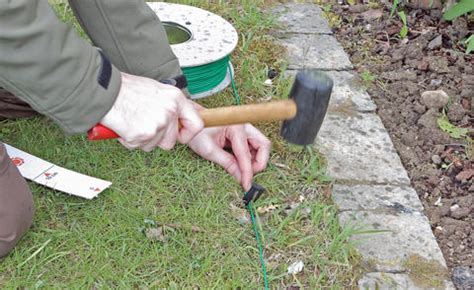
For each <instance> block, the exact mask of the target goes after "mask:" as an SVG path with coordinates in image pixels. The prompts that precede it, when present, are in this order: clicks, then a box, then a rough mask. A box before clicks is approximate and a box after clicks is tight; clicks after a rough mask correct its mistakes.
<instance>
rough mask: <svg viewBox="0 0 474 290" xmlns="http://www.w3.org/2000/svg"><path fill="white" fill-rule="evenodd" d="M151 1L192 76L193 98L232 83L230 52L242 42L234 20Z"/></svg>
mask: <svg viewBox="0 0 474 290" xmlns="http://www.w3.org/2000/svg"><path fill="white" fill-rule="evenodd" d="M147 4H148V5H149V6H150V7H151V9H152V10H153V11H154V12H155V13H156V14H157V15H158V17H159V18H160V20H161V22H162V23H163V26H164V27H165V30H166V32H167V35H168V39H169V41H170V44H171V49H172V50H173V52H174V54H175V55H176V57H177V58H178V60H179V63H180V66H181V68H182V70H183V73H184V75H185V76H186V78H187V80H188V90H189V92H190V93H191V98H193V99H199V98H204V97H208V96H210V95H213V94H215V93H217V92H220V91H222V90H223V89H225V88H226V87H227V86H228V85H229V84H231V83H232V81H233V77H232V76H233V67H232V63H231V62H230V55H231V54H232V51H233V50H234V49H235V47H236V46H237V42H238V35H237V31H236V30H235V28H234V27H233V26H232V24H230V23H229V22H228V21H226V20H225V19H223V18H222V17H220V16H218V15H216V14H214V13H211V12H209V11H206V10H204V9H201V8H197V7H193V6H188V5H181V4H172V3H163V2H149V3H147Z"/></svg>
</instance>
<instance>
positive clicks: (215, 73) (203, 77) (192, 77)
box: [183, 56, 269, 290]
mask: <svg viewBox="0 0 474 290" xmlns="http://www.w3.org/2000/svg"><path fill="white" fill-rule="evenodd" d="M227 71H229V74H230V81H231V84H232V91H233V93H234V98H235V103H236V104H237V105H240V104H241V102H242V101H241V99H240V95H239V92H238V91H237V86H236V84H235V79H234V74H233V71H232V66H231V64H230V56H226V57H224V58H223V59H221V60H218V61H216V62H213V63H210V64H206V65H203V66H198V67H188V68H183V73H184V75H185V76H186V78H187V80H188V90H189V92H190V93H191V94H199V93H202V92H206V91H210V90H212V89H214V88H215V87H217V86H218V85H219V84H220V83H221V82H222V81H223V80H224V78H225V77H226V76H227ZM248 210H249V212H250V217H251V219H252V225H253V230H254V232H255V238H256V240H257V247H258V252H259V256H260V263H261V265H262V272H263V283H264V286H265V290H268V289H269V288H268V277H267V268H266V267H265V260H264V257H263V247H262V241H261V240H260V235H259V233H258V228H257V222H256V220H255V215H254V212H253V208H252V202H249V204H248Z"/></svg>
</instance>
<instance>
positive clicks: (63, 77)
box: [0, 0, 270, 257]
mask: <svg viewBox="0 0 474 290" xmlns="http://www.w3.org/2000/svg"><path fill="white" fill-rule="evenodd" d="M69 4H70V7H71V8H72V10H73V12H74V14H75V16H76V18H77V20H78V22H79V23H80V25H81V26H82V28H83V29H84V31H85V32H86V33H87V35H88V36H89V38H90V40H91V42H92V44H93V45H91V44H90V43H89V42H87V41H85V40H83V39H82V38H80V37H79V36H78V35H77V34H76V33H75V32H74V30H73V29H72V28H71V27H69V26H67V25H66V24H64V23H62V22H61V21H59V20H58V19H57V18H56V15H55V13H54V11H53V10H52V8H51V7H50V6H49V4H48V1H47V0H14V1H12V0H7V1H0V87H2V88H3V89H0V118H19V117H30V116H33V115H35V114H42V115H45V116H47V117H49V118H50V119H52V120H53V121H54V122H56V123H57V124H58V125H59V126H60V127H61V128H62V129H63V130H64V131H65V132H66V133H67V134H78V133H85V132H87V131H88V130H89V129H90V128H92V127H93V126H94V125H95V124H97V123H99V122H100V123H102V124H103V125H105V126H107V127H109V128H110V129H112V130H114V131H115V132H117V133H118V134H119V135H120V138H119V141H120V143H121V144H123V145H124V146H125V147H127V148H129V149H136V148H140V149H142V150H144V151H151V150H153V149H154V148H157V147H159V148H162V149H165V150H170V149H172V148H173V147H174V145H175V143H176V142H180V143H183V144H188V145H189V147H190V148H191V149H192V150H193V151H194V152H196V153H197V154H198V155H200V156H202V157H203V158H205V159H208V160H210V161H213V162H215V163H217V164H220V165H221V166H223V167H224V168H225V170H226V171H227V172H228V173H229V174H231V175H233V176H234V177H235V178H236V179H237V180H238V181H239V182H240V183H241V185H242V187H243V188H244V190H248V189H249V188H250V186H251V182H252V178H253V175H254V174H255V173H256V172H259V171H261V170H263V169H264V168H265V167H266V164H267V162H268V157H269V150H270V141H269V140H268V139H267V138H266V137H265V136H264V135H263V134H262V133H261V132H260V131H259V130H257V129H256V128H255V127H253V126H252V125H250V124H245V125H235V126H224V127H215V128H206V129H203V122H202V120H201V118H200V117H199V113H198V111H199V109H200V107H199V105H197V104H196V103H194V102H192V101H191V100H189V99H187V98H186V96H185V93H186V88H185V87H186V80H185V77H183V75H182V71H181V69H180V67H179V62H178V60H177V58H176V56H175V55H174V54H173V52H172V51H171V48H170V46H169V44H168V42H167V38H166V33H165V30H164V28H163V26H162V24H161V23H160V21H159V19H158V17H157V16H156V14H155V13H154V12H153V11H152V10H151V9H150V8H149V7H148V5H147V4H146V3H145V2H144V1H143V0H69ZM160 81H162V82H164V83H172V84H174V85H175V86H172V85H166V84H163V83H160ZM178 120H179V121H180V122H181V124H182V128H178ZM226 147H229V148H230V149H232V150H230V151H229V150H225V149H227V148H226ZM33 215H34V205H33V200H32V196H31V192H30V190H29V189H28V186H27V183H26V182H25V180H24V179H23V178H22V177H21V176H20V173H19V172H18V170H17V168H16V167H15V166H14V165H13V164H12V162H11V160H10V159H9V157H8V156H7V154H6V151H5V147H4V146H3V145H2V144H1V143H0V257H3V256H6V255H7V254H8V253H9V252H11V250H12V249H13V247H14V246H15V245H16V244H17V243H18V240H19V239H20V238H21V236H22V235H23V234H24V233H25V231H26V230H27V229H28V228H29V227H30V225H31V223H32V220H33Z"/></svg>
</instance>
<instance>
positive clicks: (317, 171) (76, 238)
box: [0, 1, 360, 289]
mask: <svg viewBox="0 0 474 290" xmlns="http://www.w3.org/2000/svg"><path fill="white" fill-rule="evenodd" d="M193 3H194V4H196V5H199V6H201V7H204V8H207V9H210V10H213V11H215V12H217V13H219V14H220V15H223V16H224V17H225V18H226V19H229V20H230V21H232V22H233V23H234V25H235V26H236V28H237V29H238V31H239V33H240V42H239V46H238V48H237V50H236V51H235V53H234V56H233V63H234V65H235V67H236V72H237V75H236V78H237V79H236V81H237V85H238V87H239V91H240V94H241V96H242V98H243V101H244V102H247V103H248V102H255V101H259V100H261V99H265V98H267V97H268V96H272V97H273V98H284V97H286V95H287V93H288V90H289V85H290V84H289V82H288V81H285V80H283V79H280V80H278V81H276V82H275V83H276V86H275V87H274V88H273V89H272V88H268V87H265V86H264V85H263V81H264V80H265V78H266V70H267V67H270V66H272V67H284V65H285V63H284V60H282V55H283V54H282V50H281V49H280V48H279V47H278V46H275V45H274V44H273V42H272V41H273V39H272V37H271V36H270V35H269V31H270V29H271V28H272V27H273V26H274V22H273V19H272V18H271V16H269V15H267V14H264V13H263V12H262V11H261V10H260V8H259V7H261V6H262V3H263V2H261V1H260V2H259V1H243V2H239V3H235V2H232V3H227V1H225V2H224V1H222V3H220V4H213V5H209V4H205V3H203V2H202V1H193ZM56 9H57V11H58V14H59V15H60V17H62V18H63V19H64V20H66V21H68V22H73V20H72V19H73V18H72V16H71V15H72V14H71V12H70V11H69V10H68V9H67V7H65V6H64V5H58V6H56ZM73 24H74V23H73ZM76 27H77V26H76ZM203 103H204V104H205V105H207V106H216V105H225V104H232V103H233V97H232V94H231V92H230V90H227V91H226V92H224V93H221V94H219V95H218V96H215V97H212V98H209V99H207V100H205V101H204V102H203ZM261 129H262V130H263V131H264V132H266V133H267V134H268V135H269V136H270V137H271V139H272V141H273V144H274V145H273V151H272V154H271V162H270V164H269V167H268V169H267V170H266V171H264V172H262V173H260V174H258V175H257V176H256V178H255V181H256V182H258V183H260V184H262V185H264V186H265V187H266V188H267V190H268V192H267V194H266V195H265V196H264V197H262V198H261V199H260V200H259V201H257V202H256V204H255V205H256V207H257V208H260V211H262V208H266V207H268V206H270V205H275V206H276V207H277V208H276V209H275V210H271V211H269V212H267V213H262V214H259V215H258V221H259V224H258V226H259V229H260V231H261V235H262V240H263V243H264V248H265V259H266V261H267V268H268V273H269V280H270V285H271V287H272V288H281V287H285V286H290V285H301V286H306V287H308V288H310V289H317V288H321V287H328V288H344V287H348V286H349V285H353V284H354V281H356V279H357V276H358V273H359V271H360V268H359V267H358V258H357V257H356V255H355V254H354V251H353V248H352V246H351V245H350V243H349V241H348V239H349V237H350V235H351V234H353V233H354V230H353V229H351V228H343V229H341V228H340V226H339V224H338V220H337V210H336V208H335V207H334V206H333V205H332V204H331V202H330V199H329V198H328V197H329V195H330V194H329V193H328V192H330V191H329V185H330V179H329V178H328V177H327V176H326V175H325V173H324V172H325V170H324V161H323V159H322V157H321V156H320V155H319V154H318V153H317V152H315V151H314V149H308V148H298V147H293V146H289V145H287V144H286V143H284V142H283V141H282V140H281V139H279V137H278V124H267V125H265V126H262V127H261ZM0 140H2V141H4V142H6V143H9V144H11V145H13V146H16V147H18V148H20V149H23V150H25V151H27V152H30V153H32V154H34V155H37V156H39V157H41V158H44V159H46V160H49V161H51V162H54V163H56V164H58V165H62V166H64V167H66V168H69V169H72V170H76V171H79V172H82V173H85V174H89V175H93V176H97V177H99V178H103V179H107V180H110V181H112V182H113V186H112V187H111V188H110V189H109V190H107V191H106V192H104V193H102V194H101V195H100V196H99V197H98V198H97V199H95V200H92V201H86V200H82V199H79V198H75V197H70V196H67V195H65V194H63V193H60V192H56V191H53V190H49V189H46V188H44V187H41V186H38V185H35V184H33V183H30V187H31V189H32V191H33V194H34V199H35V204H36V209H37V213H36V217H35V221H34V225H33V227H32V228H31V230H30V231H29V232H28V233H27V234H26V236H25V237H24V238H23V239H22V240H21V242H20V244H19V245H18V247H17V248H16V249H15V250H14V252H13V253H12V254H11V255H9V256H8V257H7V258H5V259H4V260H2V261H1V262H0V288H7V289H9V288H24V287H27V288H41V287H43V288H51V287H54V288H89V289H91V288H94V289H95V288H125V289H127V288H132V287H133V288H138V287H140V288H147V287H149V288H152V287H153V288H156V287H160V288H163V287H167V288H176V289H177V288H183V287H186V288H190V287H199V288H205V289H207V288H219V289H220V288H239V287H240V288H244V289H257V288H262V286H263V277H262V274H261V269H260V264H259V256H258V251H257V246H256V242H255V237H254V234H253V231H252V227H251V225H250V224H242V223H240V222H239V218H241V217H242V216H245V215H246V211H245V210H244V209H243V206H242V203H241V199H242V196H243V192H242V189H241V188H240V186H239V185H238V184H237V183H236V182H235V181H234V180H233V179H232V178H231V177H230V176H228V175H227V174H226V173H225V172H224V170H222V169H221V168H220V167H219V166H217V165H214V164H212V163H210V162H207V161H205V160H202V159H200V158H199V157H197V156H196V155H195V154H193V153H192V152H191V151H190V150H189V149H188V148H186V147H185V146H177V148H175V149H174V150H172V151H170V152H165V151H162V150H155V151H153V152H151V153H144V152H140V151H127V150H126V149H124V148H123V147H121V146H120V145H119V144H118V143H117V142H116V141H113V140H111V141H103V142H89V141H87V140H86V138H85V136H73V137H66V136H64V135H63V134H62V132H61V131H60V130H59V129H58V127H57V126H56V125H54V124H52V123H51V122H50V121H48V120H46V119H44V118H35V119H30V120H17V121H3V122H0ZM291 204H296V205H297V206H296V208H295V209H294V210H293V211H289V210H288V209H285V208H287V207H289V206H290V205H291ZM156 227H160V228H161V229H163V231H164V237H162V238H163V241H159V240H153V239H149V238H147V237H146V236H145V234H144V232H145V231H146V230H147V229H148V228H156ZM297 260H302V261H303V262H304V264H305V268H304V271H303V272H302V273H300V274H297V275H288V274H287V267H288V266H289V265H290V264H292V263H293V262H295V261H297Z"/></svg>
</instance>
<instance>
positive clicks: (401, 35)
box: [398, 11, 408, 38]
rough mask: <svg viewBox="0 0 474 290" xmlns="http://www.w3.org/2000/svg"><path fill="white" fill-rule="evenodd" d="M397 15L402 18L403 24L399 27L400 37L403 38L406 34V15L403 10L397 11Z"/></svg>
mask: <svg viewBox="0 0 474 290" xmlns="http://www.w3.org/2000/svg"><path fill="white" fill-rule="evenodd" d="M398 17H400V19H401V20H402V23H403V26H402V29H400V33H399V34H400V37H401V38H405V37H406V36H407V34H408V26H407V17H406V15H405V12H404V11H398Z"/></svg>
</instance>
